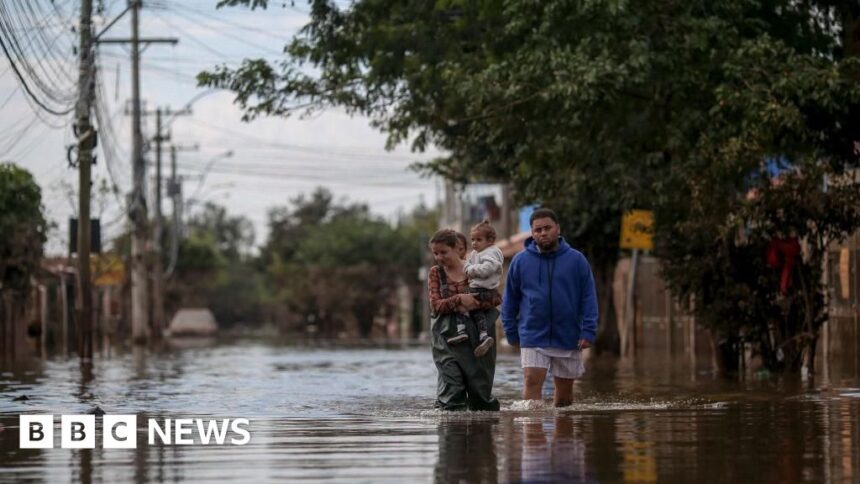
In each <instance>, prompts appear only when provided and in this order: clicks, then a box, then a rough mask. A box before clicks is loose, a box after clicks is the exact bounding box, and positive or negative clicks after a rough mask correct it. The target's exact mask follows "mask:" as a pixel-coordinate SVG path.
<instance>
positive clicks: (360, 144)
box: [0, 0, 439, 253]
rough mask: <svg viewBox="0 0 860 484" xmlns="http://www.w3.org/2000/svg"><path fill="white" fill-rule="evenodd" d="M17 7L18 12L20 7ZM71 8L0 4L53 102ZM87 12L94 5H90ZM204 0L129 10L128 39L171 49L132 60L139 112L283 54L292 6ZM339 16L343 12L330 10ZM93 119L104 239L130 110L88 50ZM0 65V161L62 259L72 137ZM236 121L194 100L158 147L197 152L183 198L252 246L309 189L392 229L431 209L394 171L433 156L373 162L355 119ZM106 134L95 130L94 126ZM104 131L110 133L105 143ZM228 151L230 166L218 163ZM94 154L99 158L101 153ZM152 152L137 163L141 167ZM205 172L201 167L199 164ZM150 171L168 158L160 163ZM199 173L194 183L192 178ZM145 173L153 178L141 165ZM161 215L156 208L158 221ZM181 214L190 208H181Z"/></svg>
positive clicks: (104, 62)
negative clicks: (220, 209) (243, 222)
mask: <svg viewBox="0 0 860 484" xmlns="http://www.w3.org/2000/svg"><path fill="white" fill-rule="evenodd" d="M25 3H30V6H29V7H24V6H22V5H23V4H25ZM79 3H80V2H79V1H78V0H56V2H55V4H54V5H52V4H51V2H50V0H32V1H31V2H18V0H4V1H2V3H0V6H2V7H3V8H2V9H0V15H2V16H3V17H4V19H5V21H6V22H7V24H8V25H11V26H12V28H13V29H15V30H14V32H15V35H16V37H17V39H18V42H19V44H20V45H21V46H22V47H21V48H22V50H23V51H24V52H25V53H26V54H27V56H28V59H29V61H30V62H31V64H32V65H34V66H35V67H36V73H37V75H40V73H41V75H40V76H41V77H43V78H45V79H46V80H48V81H50V82H51V83H52V86H54V87H55V88H56V90H57V91H61V92H62V93H71V94H73V93H74V91H75V80H76V69H77V65H76V59H75V54H74V52H73V46H74V45H76V44H77V39H76V36H75V34H74V33H73V32H72V31H71V28H72V27H73V26H75V25H77V18H78V17H77V16H78V14H77V11H76V10H77V8H78V5H79ZM96 3H99V2H98V0H96ZM216 3H217V0H158V1H156V0H150V1H144V9H143V10H142V11H141V28H140V33H141V36H142V37H177V38H178V39H179V44H178V45H177V46H175V47H172V46H169V45H152V46H150V47H148V48H147V49H146V50H145V51H144V53H143V55H142V70H141V97H142V99H143V100H144V101H145V103H146V104H145V107H146V109H149V110H152V109H155V108H156V107H158V106H163V107H168V106H169V107H171V108H173V109H179V108H181V107H182V106H184V105H185V104H186V103H188V101H189V100H191V99H192V98H194V97H195V96H197V95H198V94H201V93H202V92H203V90H201V89H198V88H197V87H196V82H195V79H194V77H195V75H196V74H197V73H198V72H199V71H201V70H203V69H206V68H210V67H212V66H215V65H218V64H225V63H226V64H228V65H237V64H238V63H239V62H241V60H242V59H244V58H248V57H252V58H256V57H264V58H268V59H278V58H281V56H280V54H279V52H280V51H281V49H282V47H283V45H284V44H285V43H286V42H287V41H288V40H289V39H290V38H291V37H292V35H294V34H295V33H296V32H297V30H298V29H299V28H300V27H301V26H302V25H304V24H305V22H306V21H307V19H308V16H307V6H306V5H305V3H304V2H295V3H296V6H295V7H292V6H291V5H290V2H289V1H287V2H283V1H276V2H271V3H272V4H273V6H272V7H270V8H269V9H268V10H263V11H260V10H257V11H253V12H252V11H250V10H247V9H244V8H227V9H220V10H216V9H215V4H216ZM343 3H344V4H346V3H347V2H343ZM125 4H126V1H125V0H105V1H104V5H105V15H104V16H103V17H98V18H97V19H96V22H97V30H99V31H100V30H101V28H102V27H103V26H104V25H105V24H106V23H107V21H109V20H110V19H113V18H114V17H116V16H117V15H118V14H120V13H121V12H122V10H123V9H124V8H125ZM129 35H130V28H129V22H128V20H127V18H123V19H122V20H120V21H119V22H117V23H116V24H115V25H114V26H113V27H112V28H111V29H110V31H109V33H108V34H106V35H105V36H104V37H106V38H108V37H114V38H120V37H126V38H127V37H128V36H129ZM99 50H100V62H99V64H100V72H101V80H102V85H101V88H100V96H99V98H100V103H101V104H100V109H101V112H102V113H103V114H102V115H103V117H104V118H105V119H106V121H107V120H108V119H109V120H110V121H109V125H110V126H109V127H110V128H111V129H110V130H105V129H103V130H102V132H101V133H100V135H101V136H100V148H102V149H100V150H99V154H98V160H99V161H98V164H97V166H96V167H95V174H94V179H95V182H96V184H100V183H101V182H102V180H104V181H106V182H107V183H108V184H109V185H114V184H115V185H116V186H117V187H118V188H119V191H120V195H119V196H114V195H108V196H106V197H99V196H96V199H95V201H94V216H98V215H101V218H102V223H103V231H104V235H103V236H104V237H106V238H108V239H109V238H110V237H112V236H115V235H116V234H117V233H119V232H120V231H121V230H122V229H123V225H124V224H125V223H126V217H124V216H123V208H124V207H123V204H124V203H125V202H124V197H125V194H126V193H128V192H129V191H130V188H131V183H130V181H131V172H132V170H131V163H130V148H131V138H130V125H131V118H130V117H129V116H127V115H126V114H125V112H124V110H125V106H126V102H127V100H128V99H129V98H130V93H131V83H130V65H129V61H128V59H129V49H128V48H127V47H124V46H120V45H102V46H101V47H100V49H99ZM1 54H2V53H0V160H2V161H11V162H14V163H16V164H19V165H21V166H24V167H26V168H27V169H29V170H30V171H31V172H32V173H33V174H34V176H35V177H36V180H37V182H38V183H39V184H40V186H41V187H42V190H43V199H44V205H45V208H46V210H47V214H48V216H49V218H50V219H51V220H52V221H54V222H55V223H56V224H57V229H56V230H54V231H53V232H52V234H51V238H50V241H49V245H48V250H49V252H51V253H63V252H65V250H66V244H67V230H68V229H67V219H68V217H69V216H71V215H73V214H74V213H75V212H76V201H75V200H74V199H73V194H72V196H70V191H76V190H77V173H76V171H75V170H74V169H72V168H70V167H69V166H68V163H67V162H66V146H67V145H69V144H70V143H71V140H72V138H73V136H72V133H71V122H72V116H71V115H67V116H62V117H58V116H53V115H49V114H46V113H44V112H38V113H37V112H36V111H37V110H38V109H37V108H36V106H35V104H34V103H33V102H32V101H30V100H28V99H27V97H26V96H25V94H24V93H23V91H22V89H21V88H20V83H19V82H18V79H17V78H16V76H15V75H14V73H13V72H12V69H10V65H9V62H8V60H7V59H6V58H5V56H3V55H1ZM240 118H241V112H240V111H239V109H237V108H236V107H235V106H234V105H233V103H232V95H231V94H230V93H229V92H213V93H209V94H206V95H204V96H203V97H200V98H199V100H197V101H196V102H195V103H194V105H193V114H192V115H191V116H184V117H177V118H176V120H175V121H174V122H173V124H172V129H171V134H172V137H173V139H172V141H173V142H174V143H178V144H181V145H194V144H197V145H199V148H200V149H199V151H196V152H182V153H180V155H179V166H180V170H179V172H180V174H182V175H185V176H186V177H187V180H186V181H185V184H184V191H185V195H186V197H190V196H192V195H194V194H196V195H197V197H196V198H197V199H199V200H201V201H204V200H210V201H214V202H216V203H220V204H223V205H225V206H227V207H228V210H229V211H230V212H232V213H234V214H242V215H244V216H246V217H248V218H250V219H251V220H252V221H253V222H254V224H255V227H256V229H257V242H258V243H259V242H260V241H262V239H263V237H264V236H265V220H266V212H267V210H268V209H269V208H270V207H272V206H275V205H285V204H287V203H288V202H287V201H288V200H289V199H291V198H293V197H295V196H296V195H298V194H300V193H309V192H311V191H312V190H313V189H314V188H315V187H317V186H326V187H328V188H329V189H330V190H331V191H332V192H333V193H334V194H335V195H336V196H337V197H346V198H347V199H348V200H350V201H355V202H358V201H361V202H366V203H368V204H369V206H370V208H371V211H373V212H374V213H376V214H379V215H383V216H385V217H388V218H393V217H394V216H395V214H396V213H397V212H398V210H406V211H408V210H409V209H410V208H412V207H413V206H414V205H416V204H417V203H419V201H420V200H422V199H423V200H424V202H425V203H427V204H433V203H435V202H436V201H437V198H438V196H439V186H438V181H436V180H433V179H422V178H420V177H419V176H418V174H416V173H414V172H412V171H410V170H408V169H407V167H408V165H410V164H411V163H413V162H414V161H417V160H419V159H428V158H431V157H432V156H437V155H438V153H428V154H413V153H410V151H409V149H408V147H407V146H401V147H399V148H398V149H397V150H394V151H392V152H387V151H385V149H384V144H385V137H384V135H383V134H381V133H379V132H378V131H376V130H374V129H373V128H371V127H370V126H369V125H368V120H367V119H364V118H351V117H349V116H347V115H346V114H345V113H344V112H342V111H340V110H330V111H327V112H325V113H322V114H319V115H317V116H315V117H314V118H313V119H304V120H303V119H299V118H297V117H295V118H290V119H281V118H264V119H258V120H256V121H253V122H251V123H244V122H242V121H241V119H240ZM143 123H144V130H145V132H144V134H145V136H148V137H151V136H152V135H153V134H154V126H155V119H154V117H147V118H144V120H143ZM106 124H108V123H106ZM105 131H110V132H105ZM228 151H232V152H233V155H232V156H231V157H226V156H224V154H225V153H227V152H228ZM105 152H107V153H105ZM154 159H155V157H154V153H152V152H150V153H148V154H147V160H149V161H154ZM213 160H214V161H213ZM164 162H165V168H164V170H165V171H164V173H165V174H167V173H169V170H168V166H169V165H168V163H169V156H168V154H167V153H166V152H165V155H164ZM210 163H211V168H210V170H209V172H208V174H207V176H206V177H205V178H204V179H202V180H201V179H200V174H201V173H202V172H204V170H205V167H206V166H209V165H210ZM150 168H151V169H150V172H151V173H152V172H154V168H152V167H150ZM170 209H171V206H170V204H169V203H167V201H166V200H165V203H164V212H165V214H168V213H169V212H170ZM192 210H193V205H192Z"/></svg>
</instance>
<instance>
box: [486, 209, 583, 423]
mask: <svg viewBox="0 0 860 484" xmlns="http://www.w3.org/2000/svg"><path fill="white" fill-rule="evenodd" d="M529 221H530V223H531V232H532V236H531V237H529V238H528V239H526V242H525V249H524V250H523V251H522V252H520V253H518V254H517V255H515V256H514V260H513V261H512V262H511V266H510V268H509V269H508V276H507V282H506V284H505V294H504V296H503V302H502V325H503V326H504V328H505V336H506V337H507V339H508V342H509V343H510V344H512V345H514V346H519V347H520V358H521V360H522V366H523V376H524V388H523V398H525V399H526V400H540V399H541V389H542V388H543V383H544V380H545V379H546V375H547V372H549V373H550V374H551V375H552V376H553V383H555V394H554V396H553V402H554V404H555V406H556V407H565V406H568V405H570V404H572V403H573V381H574V380H575V379H576V378H579V377H581V376H582V374H583V373H584V372H585V369H584V367H583V365H582V350H583V349H585V348H588V347H590V346H591V344H592V343H593V342H594V336H595V334H596V333H597V291H596V290H595V287H594V277H593V276H592V274H591V267H590V266H589V265H588V261H587V260H586V259H585V256H584V255H582V253H581V252H579V251H577V250H575V249H573V248H572V247H571V246H570V245H568V244H567V242H565V240H564V238H563V237H561V235H560V233H561V228H560V227H559V224H558V217H557V216H556V214H555V212H553V211H552V210H550V209H548V208H539V209H537V210H535V211H534V212H533V213H532V215H531V217H530V219H529Z"/></svg>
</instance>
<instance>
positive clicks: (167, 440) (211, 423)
mask: <svg viewBox="0 0 860 484" xmlns="http://www.w3.org/2000/svg"><path fill="white" fill-rule="evenodd" d="M18 421H19V423H20V426H21V427H20V428H21V435H20V440H19V444H20V448H22V449H53V448H54V416H53V415H21V416H20V417H19V419H18ZM249 425H250V421H249V420H248V419H246V418H237V419H222V420H215V419H209V420H203V419H199V418H194V419H191V418H178V419H169V418H168V419H164V420H163V421H161V422H159V421H158V420H156V419H152V418H151V419H149V420H148V421H147V436H148V441H149V445H156V443H159V442H160V443H161V444H162V445H194V444H195V441H194V435H195V433H196V434H197V437H198V440H199V443H200V445H246V444H248V443H250V442H251V433H250V432H249V431H248V428H247V427H248V426H249ZM228 437H229V438H228ZM60 447H62V448H63V449H94V448H95V447H96V416H95V415H62V416H61V418H60ZM102 447H103V448H105V449H136V448H137V415H104V416H102Z"/></svg>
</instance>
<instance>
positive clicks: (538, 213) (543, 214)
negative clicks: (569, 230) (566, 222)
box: [529, 207, 558, 226]
mask: <svg viewBox="0 0 860 484" xmlns="http://www.w3.org/2000/svg"><path fill="white" fill-rule="evenodd" d="M539 218H548V219H552V221H553V222H555V223H556V225H558V216H557V215H556V214H555V212H553V211H552V209H549V208H546V207H541V208H539V209H537V210H535V211H534V212H532V214H531V215H530V216H529V226H532V225H533V224H534V223H535V220H537V219H539Z"/></svg>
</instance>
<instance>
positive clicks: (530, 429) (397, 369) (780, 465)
mask: <svg viewBox="0 0 860 484" xmlns="http://www.w3.org/2000/svg"><path fill="white" fill-rule="evenodd" d="M518 363H519V360H518V359H517V356H516V355H513V354H502V355H500V356H499V361H498V368H497V375H496V387H495V388H496V394H497V396H498V397H499V398H500V400H501V401H502V406H503V408H502V411H500V412H474V413H472V412H464V413H445V412H439V411H436V410H433V395H434V390H435V385H436V372H435V368H434V367H433V363H432V361H431V358H430V350H429V348H425V347H418V346H412V347H398V348H381V347H378V348H346V347H340V348H332V347H327V348H307V347H296V346H289V345H278V344H268V343H261V342H259V341H253V340H248V341H238V342H237V341H231V342H217V343H214V344H212V345H208V346H203V347H198V348H184V349H173V350H166V351H161V352H158V353H148V354H145V353H144V352H142V351H138V352H137V353H128V354H120V355H115V356H113V357H111V358H109V359H108V358H97V360H96V362H95V365H94V367H93V368H92V370H87V369H84V370H82V369H81V367H80V365H79V363H78V362H77V360H74V359H72V360H64V359H51V360H48V361H44V362H33V363H30V364H27V365H23V366H22V365H18V366H10V367H6V368H3V369H2V372H0V424H2V430H0V481H9V482H30V481H35V482H40V481H41V482H45V481H46V482H51V483H57V482H67V481H72V482H79V481H83V482H108V483H113V482H162V481H170V482H173V481H198V480H203V481H218V482H223V481H231V480H233V481H248V482H265V481H276V480H278V481H280V480H307V481H320V480H327V481H342V482H350V483H352V482H370V481H372V482H378V481H388V482H428V481H433V482H550V481H556V482H624V481H627V482H657V481H663V482H737V483H745V482H775V483H776V482H779V483H791V482H858V481H860V381H858V379H857V378H856V375H854V376H849V377H845V378H841V377H840V378H828V379H827V381H826V382H825V381H823V380H822V379H821V378H814V379H812V380H811V381H808V382H800V381H797V379H795V378H789V379H785V380H778V379H774V378H772V377H768V376H766V375H759V376H758V377H756V376H755V375H753V376H752V377H750V378H748V379H746V380H745V381H727V380H724V379H721V378H718V377H716V376H714V375H713V374H712V372H711V371H710V370H709V369H708V368H702V367H701V362H700V366H699V367H696V366H694V365H691V364H690V363H689V362H687V361H686V360H685V359H684V358H683V357H668V356H655V355H650V356H649V355H642V356H640V357H639V358H638V359H636V360H627V361H621V360H618V359H615V358H609V357H601V358H596V359H592V360H590V361H589V362H588V364H587V368H588V373H587V375H586V377H585V378H584V379H583V380H582V381H580V382H577V384H576V388H575V392H576V403H575V404H574V405H573V406H572V407H570V408H567V409H561V410H557V409H553V408H547V407H545V406H537V407H536V406H533V405H528V404H527V402H524V401H521V400H519V390H520V372H521V370H520V369H519V365H518ZM549 390H550V388H549V387H547V393H546V396H547V397H549ZM24 395H26V396H27V398H28V399H27V400H20V399H19V400H15V399H16V398H20V397H21V396H24ZM96 406H98V407H100V408H101V409H103V410H104V411H105V412H107V413H108V414H136V415H137V416H138V443H139V445H138V447H137V448H136V449H103V448H101V446H102V440H101V436H99V437H98V438H97V440H96V444H97V448H96V449H91V450H72V449H62V448H59V442H60V437H59V435H58V433H59V420H60V417H59V415H62V414H79V413H87V412H89V411H91V410H92V409H93V408H94V407H96ZM20 414H53V415H55V416H56V417H55V421H56V422H57V429H56V430H55V432H56V433H57V435H56V436H55V441H56V442H57V447H58V448H54V449H50V450H42V449H19V443H18V438H19V429H18V415H20ZM181 417H189V418H203V419H210V418H217V419H221V418H231V419H233V418H248V419H249V420H250V424H249V426H248V430H249V431H250V434H251V441H250V443H248V444H247V445H244V446H234V445H210V446H204V445H187V446H179V445H172V446H166V445H162V444H160V443H158V444H155V445H149V444H148V442H147V428H146V423H145V422H146V421H147V419H149V418H154V419H156V420H157V421H159V422H163V421H164V419H166V418H171V419H176V418H181ZM195 439H196V440H197V441H199V436H196V437H195Z"/></svg>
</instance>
